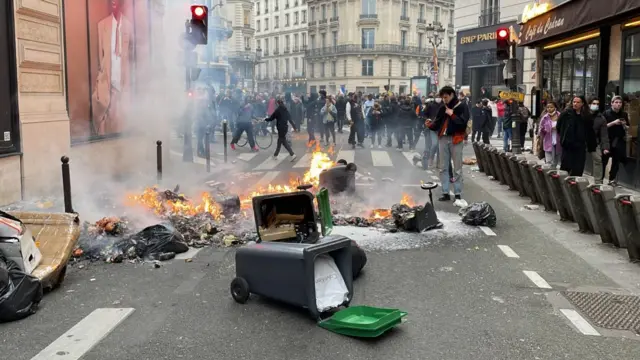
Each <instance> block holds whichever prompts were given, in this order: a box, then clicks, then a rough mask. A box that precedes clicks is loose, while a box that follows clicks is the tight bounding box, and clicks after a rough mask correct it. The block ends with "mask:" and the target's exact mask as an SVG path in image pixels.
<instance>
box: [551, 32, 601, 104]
mask: <svg viewBox="0 0 640 360" xmlns="http://www.w3.org/2000/svg"><path fill="white" fill-rule="evenodd" d="M542 66H543V69H542V74H543V79H542V84H543V88H544V89H545V90H546V91H547V92H548V93H549V94H550V95H551V97H552V99H553V100H554V101H555V102H556V103H557V104H558V106H559V107H560V109H564V107H565V106H566V105H567V104H570V102H571V100H572V98H573V96H576V95H582V96H585V97H586V98H587V99H588V98H590V97H593V96H596V95H597V93H598V91H597V84H596V80H597V74H598V45H597V44H596V43H592V44H585V45H583V46H580V47H577V48H574V49H569V50H562V49H559V50H557V52H553V53H545V54H544V55H543V65H542Z"/></svg>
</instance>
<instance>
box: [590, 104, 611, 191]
mask: <svg viewBox="0 0 640 360" xmlns="http://www.w3.org/2000/svg"><path fill="white" fill-rule="evenodd" d="M589 109H590V110H591V115H592V116H593V131H595V133H596V141H597V143H598V146H597V148H596V151H594V152H593V153H592V155H591V158H592V159H593V178H594V180H595V183H596V184H602V182H603V180H604V173H605V167H604V166H602V158H603V157H605V156H607V155H608V154H609V132H608V131H607V119H605V117H604V115H603V114H602V113H601V112H600V99H598V98H593V99H591V104H590V105H589Z"/></svg>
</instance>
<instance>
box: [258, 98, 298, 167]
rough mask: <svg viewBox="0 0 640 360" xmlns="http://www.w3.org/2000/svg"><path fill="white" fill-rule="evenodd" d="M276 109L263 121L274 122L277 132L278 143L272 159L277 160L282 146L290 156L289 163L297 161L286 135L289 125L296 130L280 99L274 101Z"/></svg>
mask: <svg viewBox="0 0 640 360" xmlns="http://www.w3.org/2000/svg"><path fill="white" fill-rule="evenodd" d="M276 103H277V104H278V107H277V108H276V109H275V110H274V111H273V113H271V116H269V117H268V118H266V119H265V121H267V122H269V121H274V120H275V125H276V129H277V130H278V143H277V145H276V151H275V152H274V153H273V159H274V160H276V159H278V155H279V154H280V148H281V147H282V146H284V148H285V150H287V151H288V152H289V155H290V156H291V162H293V161H295V160H296V159H297V157H296V154H294V152H293V149H291V144H289V141H287V133H288V132H289V124H291V126H292V127H293V129H294V130H296V129H297V128H296V124H295V123H294V122H293V120H292V119H291V114H290V113H289V110H287V107H286V106H285V105H284V101H283V100H282V99H281V98H278V99H277V100H276Z"/></svg>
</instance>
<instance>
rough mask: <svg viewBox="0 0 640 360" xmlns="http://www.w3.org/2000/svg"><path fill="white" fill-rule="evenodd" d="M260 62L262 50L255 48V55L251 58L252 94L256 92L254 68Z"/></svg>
mask: <svg viewBox="0 0 640 360" xmlns="http://www.w3.org/2000/svg"><path fill="white" fill-rule="evenodd" d="M260 60H262V49H261V48H256V55H255V56H254V57H253V82H252V87H253V92H254V94H255V93H257V92H258V84H257V83H256V67H257V66H258V65H259V64H260Z"/></svg>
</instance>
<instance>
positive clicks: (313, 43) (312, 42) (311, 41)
mask: <svg viewBox="0 0 640 360" xmlns="http://www.w3.org/2000/svg"><path fill="white" fill-rule="evenodd" d="M315 46H316V36H315V35H309V48H310V49H311V50H313V49H315Z"/></svg>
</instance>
